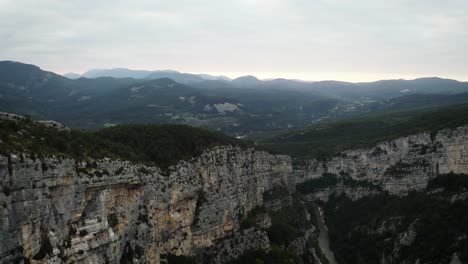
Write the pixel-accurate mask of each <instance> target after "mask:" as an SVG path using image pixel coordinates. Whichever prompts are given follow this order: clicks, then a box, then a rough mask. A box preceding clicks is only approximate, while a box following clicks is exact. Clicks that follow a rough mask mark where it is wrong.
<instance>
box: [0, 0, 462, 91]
mask: <svg viewBox="0 0 468 264" xmlns="http://www.w3.org/2000/svg"><path fill="white" fill-rule="evenodd" d="M467 27H468V2H466V1H461V0H449V1H444V2H440V1H435V0H430V1H422V0H419V1H404V0H396V1H375V0H374V1H371V0H363V1H345V0H320V1H302V0H293V1H283V0H269V1H266V0H260V1H253V0H239V1H216V2H213V1H198V2H196V3H194V2H191V1H171V2H166V1H149V0H143V1H132V2H126V1H88V0H85V1H79V2H69V1H57V0H44V1H40V2H38V1H32V0H24V1H13V0H0V38H1V39H2V42H1V43H0V60H14V61H20V62H24V63H30V64H35V65H38V66H40V67H41V68H43V69H45V70H48V71H52V72H56V73H60V74H64V73H67V72H77V73H82V72H85V71H87V70H90V69H94V68H99V69H110V68H120V67H124V68H130V69H148V70H157V69H173V70H177V71H181V72H187V73H207V74H213V75H225V76H228V77H230V78H236V77H238V76H243V75H254V76H257V77H258V78H261V79H265V78H288V79H300V80H306V81H319V80H339V81H351V82H360V81H376V80H382V79H400V78H403V79H415V78H419V77H428V76H437V77H441V78H450V79H456V80H460V81H467V80H468V65H467V64H466V61H467V60H468V49H466V47H468V32H467V31H466V30H465V29H466V28H467Z"/></svg>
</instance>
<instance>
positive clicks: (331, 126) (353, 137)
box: [259, 105, 468, 159]
mask: <svg viewBox="0 0 468 264" xmlns="http://www.w3.org/2000/svg"><path fill="white" fill-rule="evenodd" d="M465 124H468V106H466V105H459V106H453V107H446V108H430V109H423V110H413V111H403V112H393V113H385V114H378V115H368V116H366V117H362V118H355V119H347V120H343V121H338V122H333V123H328V124H321V125H315V126H312V127H309V128H306V129H303V130H298V131H293V132H288V133H285V134H282V135H279V136H276V137H273V138H270V139H267V140H264V141H260V142H259V145H260V146H261V147H263V148H265V149H267V150H270V151H273V152H276V153H283V154H288V155H291V156H293V157H296V158H301V159H304V158H328V157H331V156H334V155H336V154H338V153H339V152H341V151H342V150H345V149H353V148H365V147H370V146H373V145H375V144H376V143H378V142H382V141H386V140H391V139H395V138H398V137H401V136H407V135H410V134H415V133H420V132H424V131H430V132H431V133H434V132H436V131H438V130H441V129H444V128H454V127H457V126H461V125H465Z"/></svg>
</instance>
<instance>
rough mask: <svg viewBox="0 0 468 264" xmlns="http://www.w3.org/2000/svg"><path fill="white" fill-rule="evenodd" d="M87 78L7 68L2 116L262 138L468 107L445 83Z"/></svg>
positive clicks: (142, 74) (176, 75)
mask: <svg viewBox="0 0 468 264" xmlns="http://www.w3.org/2000/svg"><path fill="white" fill-rule="evenodd" d="M67 76H70V77H73V76H72V75H70V74H68V75H67ZM83 76H84V77H83ZM83 76H81V75H80V78H77V79H70V78H67V77H64V76H61V75H58V74H55V73H52V72H47V71H43V70H41V69H40V68H39V67H37V66H34V65H30V64H23V63H19V62H12V61H1V62H0V111H7V112H14V113H19V114H29V115H32V116H34V117H37V118H39V119H54V120H57V121H60V122H62V123H64V124H66V125H68V126H70V127H77V128H86V129H97V128H100V127H103V126H112V125H114V124H120V123H182V124H189V125H193V126H202V127H206V128H209V129H212V130H220V131H223V132H226V133H229V134H232V135H236V136H239V137H244V136H249V137H255V136H259V135H260V136H265V135H269V134H271V133H277V132H279V131H284V130H287V129H294V128H303V127H306V126H308V125H311V124H316V123H323V122H328V121H332V120H337V119H343V118H347V117H351V116H360V115H364V114H368V113H374V112H382V111H387V112H388V111H401V110H409V109H419V108H428V107H440V106H447V105H453V104H463V103H466V102H468V83H466V82H458V81H455V80H448V79H440V78H421V79H416V80H386V81H378V82H369V83H348V82H338V81H321V82H304V81H297V80H287V79H274V80H259V79H258V78H256V77H254V76H243V77H239V78H236V79H233V80H230V79H227V78H225V77H222V76H211V75H204V74H200V75H196V74H187V73H180V72H176V71H133V70H127V69H113V70H93V71H89V72H87V73H85V74H83ZM106 76H107V77H106ZM75 77H77V76H75Z"/></svg>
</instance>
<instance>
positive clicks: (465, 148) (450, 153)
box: [295, 126, 468, 195]
mask: <svg viewBox="0 0 468 264" xmlns="http://www.w3.org/2000/svg"><path fill="white" fill-rule="evenodd" d="M450 172H453V173H468V126H463V127H459V128H456V129H446V130H442V131H439V132H438V133H437V134H436V135H431V134H430V133H421V134H416V135H411V136H407V137H402V138H398V139H395V140H392V141H387V142H383V143H380V144H377V145H376V146H374V147H372V148H370V149H357V150H349V151H344V152H343V153H342V154H341V155H340V156H337V157H335V158H332V159H331V160H327V161H319V160H311V161H308V162H306V163H305V164H302V165H301V166H298V168H297V169H296V170H295V180H296V182H297V183H301V182H304V181H307V180H309V179H316V178H320V177H322V175H324V173H327V174H334V175H337V176H346V177H351V178H352V179H353V180H357V181H367V182H371V183H373V184H375V185H378V186H380V187H381V188H382V189H383V190H386V191H388V192H390V193H392V194H398V195H402V194H406V193H408V191H410V190H421V189H423V188H424V187H426V185H427V182H428V181H429V180H430V179H431V178H433V177H435V176H437V175H439V174H446V173H450Z"/></svg>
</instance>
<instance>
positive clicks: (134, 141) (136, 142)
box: [0, 118, 245, 168]
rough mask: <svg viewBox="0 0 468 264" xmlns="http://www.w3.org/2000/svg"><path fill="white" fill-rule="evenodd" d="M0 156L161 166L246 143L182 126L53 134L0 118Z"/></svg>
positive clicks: (48, 129) (49, 129) (40, 127)
mask: <svg viewBox="0 0 468 264" xmlns="http://www.w3.org/2000/svg"><path fill="white" fill-rule="evenodd" d="M0 142H1V153H2V154H4V155H7V154H9V153H21V152H26V153H32V154H34V155H40V156H49V155H55V156H58V157H71V158H75V159H88V158H93V159H102V158H106V157H107V158H114V159H122V160H130V161H134V162H140V163H146V164H155V165H157V166H159V167H161V168H166V167H168V166H170V165H173V164H175V163H176V162H178V161H180V160H187V159H190V158H192V157H194V156H198V155H200V154H201V153H202V152H203V151H205V150H207V149H210V148H213V147H215V146H220V145H232V146H244V145H245V143H243V142H240V141H238V140H236V139H234V138H231V137H228V136H225V135H223V134H221V133H216V132H210V131H207V130H204V129H199V128H194V127H190V126H184V125H121V126H116V127H111V128H106V129H102V130H99V131H95V132H89V131H81V130H57V129H56V128H54V127H48V126H45V125H43V124H41V123H38V122H35V121H33V120H31V119H28V118H25V119H21V120H18V121H10V120H0Z"/></svg>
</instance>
